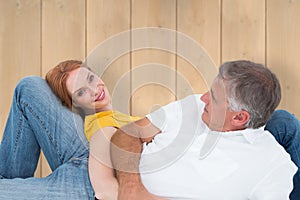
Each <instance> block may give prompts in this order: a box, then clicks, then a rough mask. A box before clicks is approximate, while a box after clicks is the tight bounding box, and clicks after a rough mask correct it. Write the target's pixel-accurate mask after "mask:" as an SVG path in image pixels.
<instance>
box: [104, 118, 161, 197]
mask: <svg viewBox="0 0 300 200" xmlns="http://www.w3.org/2000/svg"><path fill="white" fill-rule="evenodd" d="M158 133H160V130H159V129H158V128H156V127H155V126H154V125H152V124H151V122H150V121H149V120H148V119H147V118H143V119H141V120H139V121H137V122H135V123H131V124H127V125H125V126H124V127H122V128H121V129H118V130H117V131H116V133H115V134H114V135H113V136H112V138H111V145H110V155H111V160H112V164H113V167H114V169H115V173H116V177H117V179H118V183H119V190H118V199H119V200H141V199H142V200H162V198H159V197H156V196H155V195H152V194H150V193H149V192H148V191H147V190H146V188H145V187H144V186H143V184H142V181H141V178H140V174H139V163H140V156H141V152H142V143H143V142H151V140H152V139H153V137H154V136H155V135H156V134H158Z"/></svg>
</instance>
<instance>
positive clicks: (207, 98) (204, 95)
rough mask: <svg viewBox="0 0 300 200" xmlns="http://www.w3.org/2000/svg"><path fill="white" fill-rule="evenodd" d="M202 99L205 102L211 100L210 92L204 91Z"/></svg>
mask: <svg viewBox="0 0 300 200" xmlns="http://www.w3.org/2000/svg"><path fill="white" fill-rule="evenodd" d="M200 99H201V101H203V102H204V103H208V102H209V92H206V93H204V94H203V95H202V96H201V97H200Z"/></svg>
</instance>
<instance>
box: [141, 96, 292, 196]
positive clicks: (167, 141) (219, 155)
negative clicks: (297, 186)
mask: <svg viewBox="0 0 300 200" xmlns="http://www.w3.org/2000/svg"><path fill="white" fill-rule="evenodd" d="M203 108H204V104H203V103H202V101H201V100H200V95H191V96H188V97H186V98H184V99H182V100H180V101H176V102H173V103H170V104H168V105H166V106H164V107H162V108H160V109H159V110H157V111H154V112H153V113H151V114H149V115H147V118H148V119H149V120H150V121H151V122H152V123H153V124H154V125H155V126H157V127H158V128H159V129H160V130H161V131H162V133H161V134H158V135H157V136H155V138H154V139H153V141H152V142H151V143H148V144H146V143H145V144H144V145H143V152H142V156H141V161H140V173H141V178H142V182H143V184H144V185H145V187H146V188H147V189H148V191H149V192H151V193H153V194H156V195H158V196H161V197H165V198H168V199H195V200H221V199H222V200H243V199H251V200H252V199H263V200H284V199H289V198H288V196H289V193H290V192H291V191H292V188H293V181H292V180H293V175H294V174H295V173H296V170H297V167H296V166H295V165H294V164H293V162H292V161H291V159H290V156H289V154H287V153H286V151H285V150H284V149H283V148H282V147H281V146H280V145H279V144H278V143H277V141H276V140H275V139H274V137H273V136H272V135H271V133H269V132H268V131H264V129H263V127H262V128H259V129H245V130H242V131H232V132H214V131H210V130H209V129H208V128H207V126H206V125H205V124H204V123H203V121H202V120H201V115H202V112H203Z"/></svg>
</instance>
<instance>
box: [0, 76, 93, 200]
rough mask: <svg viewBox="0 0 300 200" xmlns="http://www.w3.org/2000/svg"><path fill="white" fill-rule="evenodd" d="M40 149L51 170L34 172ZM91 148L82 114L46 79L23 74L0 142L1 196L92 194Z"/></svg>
mask: <svg viewBox="0 0 300 200" xmlns="http://www.w3.org/2000/svg"><path fill="white" fill-rule="evenodd" d="M40 150H42V151H43V153H44V154H45V157H46V159H47V161H48V163H49V165H50V167H51V169H52V171H53V172H52V173H51V174H50V175H49V176H47V177H45V178H33V175H34V172H35V170H36V166H37V163H38V159H39V155H40ZM88 153H89V149H88V141H87V139H86V137H85V135H84V132H83V120H82V118H81V117H80V116H79V115H76V114H74V113H72V112H71V111H69V110H68V109H67V108H66V107H65V106H62V104H61V103H60V101H59V100H58V99H57V98H56V96H55V95H54V94H53V93H52V91H51V89H50V88H49V87H48V85H47V83H46V82H45V80H44V79H42V78H40V77H35V76H31V77H26V78H24V79H22V80H21V81H20V82H19V83H18V85H17V87H16V89H15V93H14V97H13V101H12V106H11V110H10V114H9V117H8V120H7V124H6V127H5V130H4V134H3V139H2V142H1V146H0V199H10V200H11V199H24V200H25V199H28V200H29V199H30V200H32V199H49V200H50V199H51V200H55V199H59V200H61V199H66V200H69V199H75V200H76V199H78V200H83V199H93V189H92V186H91V184H90V181H89V177H88V167H87V163H88Z"/></svg>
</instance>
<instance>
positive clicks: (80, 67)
mask: <svg viewBox="0 0 300 200" xmlns="http://www.w3.org/2000/svg"><path fill="white" fill-rule="evenodd" d="M46 80H47V82H48V84H49V85H50V87H51V88H52V90H53V92H54V93H55V94H56V95H57V96H58V97H59V98H60V99H61V101H62V102H63V104H64V105H66V106H67V107H68V108H69V109H70V110H73V111H74V112H76V113H79V114H80V115H81V116H83V117H85V134H86V137H87V139H88V140H89V141H90V156H89V175H90V180H91V183H92V186H93V188H94V191H95V195H96V197H97V198H98V199H117V191H118V183H117V180H116V178H115V177H114V172H113V170H112V165H111V161H110V153H109V151H110V146H109V145H110V137H111V136H112V134H113V133H114V132H115V131H116V129H117V128H120V127H121V126H123V125H125V124H127V123H129V122H132V121H135V120H138V119H139V118H138V117H132V116H128V115H125V114H122V113H120V112H117V111H113V108H112V105H111V103H110V102H111V99H110V94H109V92H108V90H107V88H106V86H105V85H104V83H103V81H102V80H101V79H100V78H99V77H98V76H97V75H96V74H95V73H93V72H92V71H91V69H89V68H88V67H87V66H86V65H84V64H83V63H82V62H81V61H76V60H69V61H65V62H62V63H60V64H59V65H57V66H56V67H55V68H53V69H52V70H50V71H49V72H48V73H47V75H46Z"/></svg>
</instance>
